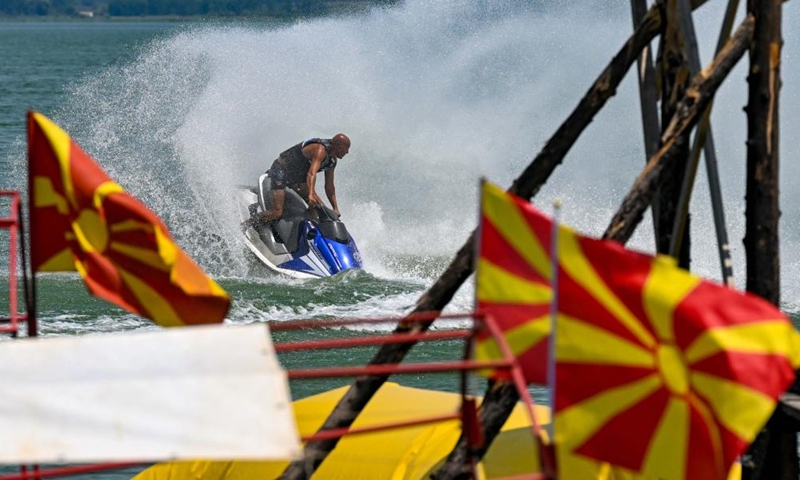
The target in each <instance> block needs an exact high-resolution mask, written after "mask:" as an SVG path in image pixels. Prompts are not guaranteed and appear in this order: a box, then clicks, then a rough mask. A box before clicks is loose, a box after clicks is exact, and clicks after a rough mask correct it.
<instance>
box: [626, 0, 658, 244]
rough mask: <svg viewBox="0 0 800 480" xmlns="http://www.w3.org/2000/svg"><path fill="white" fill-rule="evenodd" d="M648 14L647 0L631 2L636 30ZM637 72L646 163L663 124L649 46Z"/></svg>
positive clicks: (655, 224)
mask: <svg viewBox="0 0 800 480" xmlns="http://www.w3.org/2000/svg"><path fill="white" fill-rule="evenodd" d="M646 13H647V0H631V18H632V19H633V28H634V30H635V29H636V28H637V27H638V26H639V25H640V24H641V23H642V20H644V16H645V14H646ZM636 72H637V78H638V80H639V106H640V108H641V112H642V135H643V137H644V161H645V163H646V162H647V160H648V159H649V158H650V157H652V156H653V155H654V154H655V153H656V150H657V149H658V140H659V139H660V138H661V123H660V122H659V120H658V92H657V89H656V70H655V67H654V66H653V52H652V48H651V47H650V44H647V45H646V46H645V47H644V49H643V50H642V53H641V54H640V55H639V57H638V58H637V59H636ZM658 211H659V208H658V201H655V202H653V205H652V213H653V215H652V216H653V234H654V235H653V238H658V237H659V235H658V217H659V213H658Z"/></svg>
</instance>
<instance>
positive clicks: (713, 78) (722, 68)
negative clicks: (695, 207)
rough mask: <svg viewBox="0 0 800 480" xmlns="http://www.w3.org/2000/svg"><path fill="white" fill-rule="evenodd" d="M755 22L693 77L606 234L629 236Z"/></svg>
mask: <svg viewBox="0 0 800 480" xmlns="http://www.w3.org/2000/svg"><path fill="white" fill-rule="evenodd" d="M754 23H755V20H754V19H753V17H752V16H748V17H747V18H746V19H745V20H744V21H743V22H742V23H741V25H740V26H739V28H738V29H737V30H736V33H735V34H734V36H733V37H732V38H731V39H730V40H729V41H728V43H727V45H726V46H725V48H723V49H722V51H721V52H720V53H719V55H717V57H716V58H715V59H714V63H713V64H712V65H711V66H710V67H708V68H707V69H705V70H703V71H702V72H700V73H699V74H697V75H696V76H695V77H694V79H693V80H692V85H691V87H690V88H689V89H688V90H687V92H686V96H685V97H684V98H683V100H681V102H680V103H679V105H678V108H677V111H676V113H675V115H674V116H673V117H672V119H671V120H670V123H669V125H668V126H667V128H666V129H665V130H664V136H663V137H662V139H661V147H660V148H659V150H658V152H656V155H655V156H653V158H651V159H650V161H649V162H648V163H647V166H646V167H645V169H644V170H643V171H642V173H641V174H640V175H639V177H638V178H637V179H636V181H635V182H634V184H633V187H632V188H631V190H630V192H628V195H627V196H626V197H625V199H624V200H623V202H622V205H621V206H620V208H619V210H617V213H616V214H615V215H614V218H613V219H612V220H611V224H610V225H609V226H608V228H607V229H606V231H605V233H604V234H603V238H609V239H613V240H616V241H618V242H620V243H623V244H624V243H626V242H627V241H628V240H629V239H630V237H631V235H632V234H633V232H634V230H635V229H636V226H637V225H638V224H639V222H640V221H641V219H642V215H643V214H644V212H645V210H646V209H647V207H648V206H649V205H650V202H651V201H652V199H653V195H654V193H653V192H654V187H656V186H657V185H658V183H659V182H660V180H661V173H662V172H663V170H664V169H665V167H667V166H668V165H669V164H670V162H671V161H672V160H673V159H674V155H675V152H676V151H677V149H678V147H679V146H680V145H677V144H678V143H679V142H686V135H685V134H686V133H687V132H689V131H691V129H692V127H694V125H696V124H697V122H698V121H699V120H700V116H701V115H702V113H703V111H704V110H705V107H706V106H707V105H708V103H709V102H710V101H711V99H712V97H713V95H714V93H715V92H716V90H717V88H718V87H719V86H720V84H721V83H722V81H723V80H724V79H725V77H727V75H728V74H729V73H730V71H731V69H733V67H734V65H736V62H738V61H739V59H740V58H741V57H742V55H744V52H745V51H746V50H747V48H748V47H749V45H750V42H751V40H752V37H753V26H754Z"/></svg>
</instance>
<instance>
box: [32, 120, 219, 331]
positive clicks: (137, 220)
mask: <svg viewBox="0 0 800 480" xmlns="http://www.w3.org/2000/svg"><path fill="white" fill-rule="evenodd" d="M28 163H29V165H28V169H29V173H28V175H29V192H30V193H29V195H30V200H29V203H30V205H29V208H30V223H31V264H32V266H33V271H34V272H58V271H77V272H78V273H80V275H81V277H83V281H84V283H85V284H86V287H87V288H88V289H89V291H90V292H91V293H92V294H93V295H96V296H98V297H100V298H103V299H105V300H108V301H109V302H111V303H114V304H116V305H118V306H120V307H122V308H124V309H126V310H128V311H130V312H133V313H136V314H138V315H141V316H143V317H147V318H150V319H151V320H153V321H154V322H155V323H157V324H159V325H163V326H180V325H193V324H203V323H219V322H222V320H223V319H224V318H225V315H226V314H227V312H228V307H229V306H230V297H229V295H228V294H227V293H226V292H225V291H224V290H223V289H222V288H220V286H219V285H217V284H216V283H215V282H214V280H212V279H211V278H209V277H208V276H207V275H206V274H205V273H204V272H203V270H202V269H201V268H200V267H198V266H197V264H195V263H194V261H192V259H191V258H189V256H188V255H186V253H185V252H184V251H183V250H181V248H180V247H178V245H177V244H176V243H175V241H174V240H173V239H172V236H171V235H170V233H169V231H168V230H167V227H166V226H165V225H164V223H163V222H162V221H161V220H160V219H159V218H158V217H157V216H156V215H155V214H153V213H152V212H151V211H150V210H148V209H147V207H145V206H144V205H143V204H142V203H141V202H140V201H138V200H137V199H135V198H134V197H132V196H130V195H128V194H127V193H125V191H124V190H123V189H122V187H120V186H119V185H118V184H116V183H114V182H113V181H111V179H110V178H109V177H108V175H106V173H105V172H104V171H103V170H102V169H101V168H100V167H99V166H98V165H97V164H96V163H95V162H94V161H93V160H92V158H91V157H89V156H88V155H87V154H86V153H85V152H84V151H83V150H81V148H80V147H79V146H78V144H77V143H75V142H74V141H73V140H72V139H71V138H70V137H69V136H68V135H67V133H66V132H64V131H63V130H62V129H61V128H59V127H58V126H57V125H56V124H55V123H53V122H52V121H50V120H49V119H48V118H47V117H45V116H44V115H41V114H39V113H36V112H29V113H28Z"/></svg>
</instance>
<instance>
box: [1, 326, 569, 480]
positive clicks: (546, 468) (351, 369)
mask: <svg viewBox="0 0 800 480" xmlns="http://www.w3.org/2000/svg"><path fill="white" fill-rule="evenodd" d="M436 319H439V320H455V319H471V320H472V322H471V325H470V327H469V328H454V329H452V330H445V331H415V330H414V329H413V326H414V324H419V323H425V322H431V321H433V320H436ZM398 323H400V324H403V325H405V326H407V327H409V328H410V331H409V332H408V333H398V332H394V331H393V332H389V333H387V334H384V335H375V334H369V335H366V336H359V337H356V338H340V339H325V340H307V341H290V342H283V343H279V342H276V343H275V350H276V351H277V352H302V351H315V350H329V349H342V348H357V347H365V346H379V345H383V344H399V343H412V342H414V343H415V342H428V341H437V340H439V341H440V340H464V342H465V343H464V354H463V358H462V360H460V361H441V362H422V363H412V364H388V363H387V364H380V365H363V366H342V367H320V368H312V369H307V368H302V369H288V370H287V375H288V377H289V378H290V379H315V378H333V377H350V376H360V375H381V376H390V375H400V374H408V373H441V372H458V373H460V375H461V407H460V409H459V411H455V412H452V413H446V414H442V415H437V416H431V417H426V418H414V419H406V420H403V421H398V422H391V423H385V424H380V425H370V426H366V427H360V428H338V429H328V430H320V431H318V432H316V433H314V434H312V435H306V436H303V437H302V440H303V441H305V442H308V441H322V440H331V439H336V438H341V437H343V436H346V435H358V434H365V433H373V432H377V431H385V430H391V429H399V428H408V427H414V426H419V425H425V424H433V423H438V422H445V421H453V420H461V422H462V426H463V427H462V428H463V429H464V431H465V432H466V438H467V443H468V445H469V446H470V447H476V446H479V445H480V444H481V443H482V442H483V440H482V438H483V437H482V432H481V428H480V421H479V418H478V415H477V408H476V406H475V401H474V399H473V398H472V397H470V396H468V395H467V384H468V382H467V374H468V373H469V372H473V371H476V370H488V369H491V370H494V371H497V372H506V374H505V376H506V377H508V378H510V379H511V381H512V382H513V383H514V385H515V387H516V389H517V390H518V393H519V396H520V399H521V400H522V401H523V402H524V404H525V405H526V411H527V414H528V415H529V419H530V423H531V434H532V435H533V436H534V438H535V439H536V442H537V445H538V449H539V454H540V458H541V462H542V467H543V472H537V473H531V474H529V475H524V476H518V477H514V478H513V479H510V478H509V479H506V480H546V479H552V478H554V474H553V472H554V471H555V470H554V460H553V455H552V450H551V449H550V448H548V447H547V445H546V442H545V441H544V440H543V438H544V435H543V431H542V429H541V427H540V426H539V424H538V420H537V418H536V416H535V414H534V409H533V401H532V399H531V397H530V394H529V393H528V389H527V384H526V382H525V380H524V379H523V377H522V372H521V370H520V368H519V366H518V365H517V363H516V361H515V359H514V356H513V354H512V352H511V349H510V348H509V347H508V344H507V343H506V342H505V339H504V337H503V335H502V332H501V331H500V329H499V327H498V326H497V324H496V323H495V322H494V320H493V319H492V318H491V317H488V316H486V315H483V314H481V313H464V314H449V315H440V314H439V313H438V312H431V313H426V314H418V315H413V316H407V317H398V318H360V319H358V318H350V319H330V320H327V319H326V320H302V321H291V322H278V323H273V324H271V325H270V328H271V330H272V331H273V332H281V331H287V330H301V329H311V328H331V327H341V326H348V325H365V324H387V325H391V324H394V325H397V324H398ZM481 332H485V333H486V334H488V335H489V336H490V337H492V339H493V340H494V341H495V342H496V343H497V345H498V346H499V349H500V352H501V355H502V359H499V360H492V361H476V360H472V359H471V356H472V354H471V352H472V348H473V345H474V342H475V340H476V337H477V335H478V334H479V333H481ZM470 462H471V465H472V466H473V468H474V462H473V461H472V460H470ZM146 465H148V463H143V462H135V463H108V464H97V465H82V466H66V467H57V468H49V469H39V468H38V466H36V467H33V471H28V470H27V468H25V467H22V468H21V470H20V473H18V474H11V475H0V480H31V479H41V478H49V477H60V476H69V475H78V474H84V473H90V472H99V471H106V470H115V469H120V468H128V467H137V466H146Z"/></svg>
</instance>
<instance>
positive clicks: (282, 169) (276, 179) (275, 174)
mask: <svg viewBox="0 0 800 480" xmlns="http://www.w3.org/2000/svg"><path fill="white" fill-rule="evenodd" d="M267 171H268V172H269V178H270V180H271V183H270V187H269V189H270V190H283V189H284V188H286V177H287V176H288V174H287V172H286V165H284V164H282V163H280V162H278V161H277V160H276V161H274V162H273V163H272V166H271V167H270V168H269V170H267Z"/></svg>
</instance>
